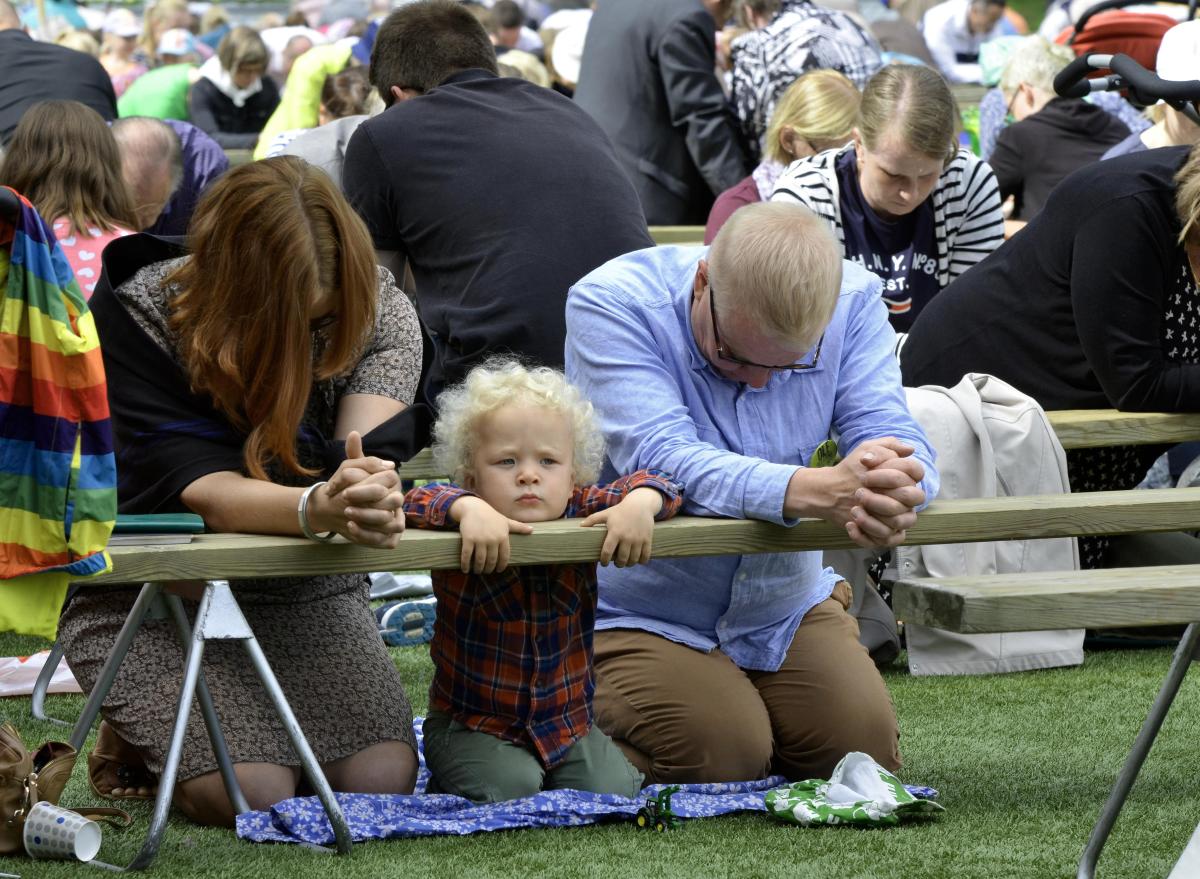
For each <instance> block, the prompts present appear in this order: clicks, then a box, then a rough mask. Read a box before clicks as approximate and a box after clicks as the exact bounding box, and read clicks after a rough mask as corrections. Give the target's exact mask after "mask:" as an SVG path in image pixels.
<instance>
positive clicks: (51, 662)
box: [29, 641, 71, 726]
mask: <svg viewBox="0 0 1200 879" xmlns="http://www.w3.org/2000/svg"><path fill="white" fill-rule="evenodd" d="M62 655H63V649H62V645H61V644H60V643H58V642H57V641H55V642H54V646H53V647H51V648H50V655H49V656H47V657H46V664H45V665H43V666H42V670H41V671H39V672H38V676H37V680H36V681H34V682H33V694H32V698H31V699H30V700H29V701H30V705H29V711H30V713H31V714H33V719H34V720H44V721H46V722H47V723H56V724H58V725H59V726H70V725H71V724H69V723H67V721H65V720H59V719H58V718H56V717H47V716H46V693H47V692H49V690H50V681H51V680H52V679H53V678H54V672H55V671H57V670H58V664H59V663H60V662H62Z"/></svg>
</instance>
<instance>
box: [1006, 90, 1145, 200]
mask: <svg viewBox="0 0 1200 879" xmlns="http://www.w3.org/2000/svg"><path fill="white" fill-rule="evenodd" d="M1128 136H1129V129H1128V128H1127V127H1126V126H1125V123H1124V122H1121V121H1120V120H1119V119H1117V117H1115V116H1113V115H1111V114H1110V113H1107V112H1105V111H1104V110H1102V109H1100V108H1099V107H1097V106H1095V105H1094V104H1089V103H1088V102H1087V101H1083V100H1080V99H1078V98H1054V99H1053V100H1051V101H1050V103H1048V104H1046V106H1044V107H1043V108H1042V109H1041V110H1039V111H1038V112H1036V113H1034V114H1033V115H1032V116H1027V117H1026V118H1024V119H1022V120H1021V121H1020V122H1014V123H1013V124H1012V125H1009V126H1008V127H1007V128H1005V129H1004V130H1003V131H1001V132H1000V136H999V137H997V138H996V149H995V150H994V151H993V152H992V156H991V158H990V159H988V164H990V165H991V166H992V170H993V171H995V172H996V182H997V183H999V184H1000V197H1001V198H1008V197H1009V196H1010V195H1011V196H1013V197H1014V198H1015V200H1016V206H1015V209H1014V210H1013V214H1012V218H1013V219H1014V220H1029V219H1032V217H1033V216H1034V215H1035V214H1036V213H1037V212H1038V211H1040V210H1041V209H1042V205H1044V204H1045V203H1046V197H1047V196H1048V195H1049V194H1050V190H1052V189H1054V187H1055V186H1057V185H1058V184H1059V182H1060V181H1061V180H1062V179H1063V178H1064V177H1066V176H1067V175H1068V174H1070V173H1071V172H1072V171H1074V170H1075V169H1077V168H1082V167H1083V166H1084V165H1090V164H1091V163H1092V162H1095V161H1098V160H1099V159H1100V157H1101V156H1102V155H1104V153H1105V152H1107V151H1108V148H1109V147H1111V146H1112V145H1113V144H1116V143H1120V142H1121V141H1122V140H1124V139H1125V138H1126V137H1128Z"/></svg>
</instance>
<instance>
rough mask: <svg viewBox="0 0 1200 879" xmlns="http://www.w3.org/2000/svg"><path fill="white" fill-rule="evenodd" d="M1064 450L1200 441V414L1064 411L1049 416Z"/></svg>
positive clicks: (1108, 410)
mask: <svg viewBox="0 0 1200 879" xmlns="http://www.w3.org/2000/svg"><path fill="white" fill-rule="evenodd" d="M1046 416H1047V417H1048V418H1049V419H1050V425H1051V426H1052V427H1053V428H1054V433H1055V434H1056V435H1057V436H1058V441H1059V442H1061V443H1062V445H1063V448H1064V449H1091V448H1097V447H1100V446H1119V445H1154V444H1155V443H1179V442H1186V441H1188V440H1195V439H1200V413H1197V412H1118V411H1117V410H1116V409H1065V410H1062V411H1059V412H1047V413H1046Z"/></svg>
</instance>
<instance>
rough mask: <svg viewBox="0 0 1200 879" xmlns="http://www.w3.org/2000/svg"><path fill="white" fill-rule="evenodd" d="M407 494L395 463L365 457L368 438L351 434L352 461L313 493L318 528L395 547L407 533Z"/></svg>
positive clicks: (311, 513) (311, 509)
mask: <svg viewBox="0 0 1200 879" xmlns="http://www.w3.org/2000/svg"><path fill="white" fill-rule="evenodd" d="M403 506H404V493H403V492H402V491H401V489H400V474H399V472H398V471H397V469H396V464H395V462H394V461H385V460H384V459H382V458H377V457H375V456H374V455H364V454H363V447H362V437H361V436H360V435H359V434H358V432H357V431H351V432H350V435H349V436H347V437H346V460H345V461H343V462H342V463H341V465H340V466H339V467H338V469H337V472H335V473H334V474H333V476H331V477H330V479H329V481H328V482H326V483H325V484H324V485H322V486H321V487H320V488H318V489H317V490H316V491H314V492H313V494H312V497H311V498H309V502H308V520H309V523H310V524H311V526H312V528H313V530H314V531H336V532H337V533H338V534H340V535H342V536H343V537H345V538H346V539H347V540H349V541H351V542H352V543H359V544H362V545H363V546H378V547H382V548H384V549H394V548H395V547H396V545H397V544H398V543H399V542H400V535H401V534H403V533H404V510H403Z"/></svg>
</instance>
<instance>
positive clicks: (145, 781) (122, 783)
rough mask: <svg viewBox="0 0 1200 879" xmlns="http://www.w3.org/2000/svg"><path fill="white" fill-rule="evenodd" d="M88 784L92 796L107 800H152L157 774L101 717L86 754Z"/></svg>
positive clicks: (155, 789)
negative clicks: (93, 741) (94, 736)
mask: <svg viewBox="0 0 1200 879" xmlns="http://www.w3.org/2000/svg"><path fill="white" fill-rule="evenodd" d="M88 784H89V785H91V788H92V791H93V792H95V794H96V796H98V797H104V798H105V799H110V800H152V799H154V798H155V796H157V794H158V777H157V776H156V775H155V774H154V773H153V772H151V771H150V770H149V769H147V768H146V764H145V762H144V761H143V760H142V756H141V755H140V754H139V753H138V752H137V749H136V748H135V747H133V745H131V744H129V743H128V742H127V741H125V740H124V739H123V738H121V737H120V736H119V735H117V733H116V730H114V729H113V728H112V727H111V726H109V725H108V721H104V720H102V721H101V722H100V731H99V733H97V735H96V745H95V747H93V748H92V752H91V753H90V754H88Z"/></svg>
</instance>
